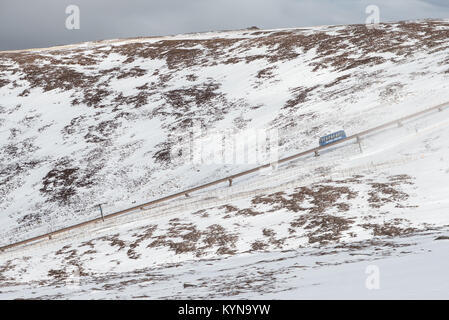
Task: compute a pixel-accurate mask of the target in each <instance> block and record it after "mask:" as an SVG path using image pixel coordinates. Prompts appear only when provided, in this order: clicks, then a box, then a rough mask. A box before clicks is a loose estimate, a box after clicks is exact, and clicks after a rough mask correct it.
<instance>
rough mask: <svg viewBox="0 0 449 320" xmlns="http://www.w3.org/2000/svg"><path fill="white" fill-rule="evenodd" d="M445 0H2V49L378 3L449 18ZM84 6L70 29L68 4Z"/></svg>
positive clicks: (264, 23)
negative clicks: (75, 25)
mask: <svg viewBox="0 0 449 320" xmlns="http://www.w3.org/2000/svg"><path fill="white" fill-rule="evenodd" d="M448 3H449V1H447V0H370V1H365V0H240V1H237V0H151V1H145V0H128V1H117V0H39V1H38V0H36V1H30V0H1V1H0V50H10V49H23V48H33V47H45V46H52V45H58V44H68V43H76V42H81V41H88V40H100V39H111V38H124V37H136V36H151V35H165V34H177V33H185V32H200V31H210V30H229V29H239V28H245V27H249V26H253V25H256V26H259V27H261V28H282V27H303V26H314V25H323V24H348V23H363V22H364V21H365V18H366V14H365V11H364V10H365V8H366V6H367V5H370V4H376V5H378V6H379V8H380V10H381V20H382V21H396V20H408V19H419V18H446V17H447V18H449V5H448ZM70 4H75V5H78V6H79V7H80V10H81V29H80V30H67V29H66V28H65V19H66V17H67V15H66V13H65V8H66V7H67V6H68V5H70Z"/></svg>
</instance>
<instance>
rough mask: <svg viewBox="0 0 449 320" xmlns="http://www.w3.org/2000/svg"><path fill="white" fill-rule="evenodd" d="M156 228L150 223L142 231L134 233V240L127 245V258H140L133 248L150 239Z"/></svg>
mask: <svg viewBox="0 0 449 320" xmlns="http://www.w3.org/2000/svg"><path fill="white" fill-rule="evenodd" d="M156 228H157V226H156V225H152V226H149V227H147V228H146V229H145V230H144V231H143V232H139V233H135V234H134V237H136V240H135V241H134V242H133V243H131V244H130V245H129V250H128V252H127V254H128V257H129V258H131V259H138V258H140V254H137V253H136V251H135V248H137V247H138V246H139V245H140V243H141V242H142V241H145V240H147V239H150V238H151V237H152V236H153V233H154V231H155V230H156Z"/></svg>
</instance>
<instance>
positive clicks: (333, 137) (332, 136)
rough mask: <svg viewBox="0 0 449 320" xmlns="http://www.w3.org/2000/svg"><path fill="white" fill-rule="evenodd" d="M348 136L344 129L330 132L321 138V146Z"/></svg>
mask: <svg viewBox="0 0 449 320" xmlns="http://www.w3.org/2000/svg"><path fill="white" fill-rule="evenodd" d="M344 138H346V133H345V131H344V130H340V131H337V132H334V133H331V134H328V135H327V136H324V137H321V138H320V146H325V145H327V144H329V143H332V142H335V141H338V140H341V139H344Z"/></svg>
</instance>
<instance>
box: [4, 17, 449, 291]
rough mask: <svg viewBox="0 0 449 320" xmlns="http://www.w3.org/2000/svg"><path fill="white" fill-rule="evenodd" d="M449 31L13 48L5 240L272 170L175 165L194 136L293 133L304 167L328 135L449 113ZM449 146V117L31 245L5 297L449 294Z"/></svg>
mask: <svg viewBox="0 0 449 320" xmlns="http://www.w3.org/2000/svg"><path fill="white" fill-rule="evenodd" d="M448 27H449V23H448V22H447V21H423V22H408V23H397V24H382V25H381V26H380V27H379V29H377V30H368V29H366V27H365V26H357V25H356V26H338V27H334V26H325V27H317V28H307V29H304V28H303V29H286V30H241V31H230V32H217V33H206V34H188V35H177V36H171V37H162V38H148V39H146V38H142V39H129V40H115V41H109V42H98V43H86V44H78V45H73V46H66V47H61V48H49V49H36V50H30V51H23V52H4V53H0V142H1V145H0V157H1V163H0V179H1V180H0V188H1V189H0V235H1V238H0V239H1V244H2V245H5V244H8V243H11V242H14V241H18V240H22V239H25V238H28V237H31V236H35V235H39V234H42V233H45V232H48V231H50V230H55V229H57V228H60V227H64V226H68V225H71V224H75V223H79V222H81V221H84V220H88V219H91V218H93V217H97V216H98V212H97V209H96V208H95V207H94V206H95V205H96V204H98V203H102V202H105V203H107V204H106V205H105V206H104V208H105V211H106V212H107V213H109V212H113V211H117V210H120V209H124V208H126V207H129V206H132V205H135V204H136V203H143V202H146V201H149V200H152V199H156V198H158V197H160V196H164V195H168V194H171V193H175V192H178V191H181V190H182V189H185V188H188V187H191V186H196V185H199V184H202V183H206V182H209V181H212V180H215V179H218V178H222V177H224V176H226V175H229V174H233V173H238V172H240V171H242V170H245V169H249V168H252V167H253V166H254V164H246V165H232V164H216V165H201V164H196V163H192V162H189V161H186V162H179V161H178V162H171V161H170V160H169V159H166V157H165V155H167V152H169V151H170V148H176V147H179V145H177V144H176V143H177V142H176V137H177V136H178V135H179V134H181V133H184V132H186V131H188V130H189V129H191V123H192V121H196V122H200V123H201V124H202V125H203V127H204V128H206V129H207V130H208V131H209V132H214V131H220V130H229V129H232V130H234V131H236V132H238V131H242V130H245V129H265V130H268V129H277V130H279V136H280V156H281V157H285V156H288V155H291V154H293V153H296V152H299V151H303V150H305V149H307V148H311V147H314V146H316V144H317V141H318V138H319V137H320V136H322V135H324V134H327V133H330V132H333V131H336V130H339V129H344V130H345V131H346V133H347V134H348V135H349V134H354V133H357V132H359V131H362V130H365V129H368V128H370V127H373V126H376V125H379V124H382V123H383V122H386V121H390V120H392V119H395V118H399V117H402V116H405V115H408V114H411V113H413V112H417V111H419V110H423V109H425V108H427V107H431V106H434V105H437V104H440V103H444V102H448V101H449V91H448V81H447V80H448V78H449V73H447V70H448V69H447V62H448V60H447V59H448V54H449V47H448V46H447V45H446V43H447V41H445V40H447V38H448V37H449V30H448ZM417 31H419V32H417ZM448 135H449V110H448V109H444V110H443V111H441V112H438V111H435V112H432V113H430V114H427V115H425V116H422V117H419V118H416V119H413V120H409V121H407V122H404V123H403V125H402V126H401V127H395V126H392V127H390V128H388V129H385V130H382V131H381V132H376V133H373V134H371V135H369V136H366V137H364V138H363V139H362V142H361V145H360V147H359V145H357V144H355V143H354V141H351V142H348V143H344V144H342V145H339V146H338V147H333V148H330V149H328V150H326V151H323V152H322V153H321V154H320V156H319V157H313V156H312V155H311V156H306V157H303V158H300V159H297V160H295V161H291V162H289V163H285V164H283V165H280V166H279V167H278V168H276V170H269V171H265V172H258V173H255V174H253V175H251V176H247V177H242V178H239V179H236V180H235V181H233V185H232V186H231V187H228V186H227V185H226V184H223V185H217V186H214V187H211V188H210V189H208V190H202V191H198V192H196V193H193V194H191V195H190V197H189V198H179V199H175V200H172V201H170V202H167V203H163V204H159V205H157V206H154V207H150V208H148V209H146V210H141V211H140V212H137V213H136V212H132V213H129V214H127V215H124V216H121V217H119V218H116V219H111V220H107V221H106V222H104V223H98V224H95V225H92V226H88V227H85V228H82V229H77V230H73V231H71V232H69V233H66V234H61V235H59V236H56V237H55V238H53V239H52V240H44V241H39V242H36V243H34V244H31V245H27V246H23V247H18V248H14V249H12V250H9V251H7V252H4V253H1V254H0V298H4V299H12V298H51V299H55V298H56V299H83V298H87V299H104V298H106V299H115V298H142V299H143V298H150V299H167V298H187V299H189V298H193V299H204V298H213V299H219V298H236V299H241V298H245V299H257V298H267V299H283V298H285V299H315V298H323V299H332V298H343V299H347V298H356V299H385V298H387V299H392V298H405V299H416V298H425V299H447V298H449V295H448V293H449V276H448V275H447V267H448V261H449V259H448V253H447V252H448V250H447V248H448V244H449V240H448V236H449V210H448V209H449V198H448V196H447V195H448V194H449V184H448V181H449V161H448V160H449V142H448V139H447V137H448ZM360 148H361V149H362V150H360ZM361 151H362V152H361ZM437 239H438V240H437ZM368 266H375V267H376V268H378V270H379V277H380V278H379V279H380V282H379V283H380V285H379V288H377V289H369V288H367V286H366V281H367V278H368V277H369V275H368V274H367V273H366V270H367V269H366V268H367V267H368Z"/></svg>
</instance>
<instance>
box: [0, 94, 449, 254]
mask: <svg viewBox="0 0 449 320" xmlns="http://www.w3.org/2000/svg"><path fill="white" fill-rule="evenodd" d="M447 107H449V102H446V103H443V104H440V105H437V106H434V107H431V108H427V109H424V110H422V111H419V112H415V113H413V114H410V115H407V116H405V117H402V118H399V119H395V120H392V121H389V122H386V123H383V124H381V125H379V126H376V127H373V128H370V129H368V130H364V131H361V132H358V133H355V134H352V135H350V136H348V137H346V138H344V139H341V140H338V141H335V142H332V143H329V144H327V145H324V146H318V147H316V148H312V149H309V150H306V151H303V152H300V153H297V154H294V155H291V156H288V157H286V158H283V159H279V160H278V161H276V162H274V163H266V164H264V165H261V166H258V167H255V168H253V169H250V170H246V171H242V172H239V173H237V174H234V175H231V176H228V177H225V178H222V179H218V180H215V181H212V182H209V183H206V184H203V185H200V186H197V187H193V188H190V189H186V190H183V191H181V192H177V193H174V194H171V195H169V196H165V197H162V198H159V199H155V200H152V201H149V202H145V203H142V204H139V205H136V206H133V207H130V208H127V209H124V210H120V211H116V212H114V213H110V214H107V215H104V216H103V217H99V218H95V219H91V220H88V221H85V222H82V223H78V224H75V225H72V226H69V227H65V228H62V229H59V230H55V231H52V232H49V233H45V234H42V235H39V236H36V237H32V238H29V239H25V240H22V241H19V242H15V243H11V244H8V245H5V246H2V247H0V252H4V251H6V250H8V249H11V248H15V247H19V246H23V245H26V244H30V243H33V242H37V241H39V240H45V239H52V237H54V236H56V235H58V234H62V233H65V232H68V231H71V230H74V229H77V228H81V227H84V226H87V225H90V224H95V223H98V222H102V221H104V220H106V219H111V218H114V217H117V216H120V215H123V214H126V213H130V212H133V211H136V212H140V210H142V209H147V207H149V206H152V205H156V204H160V203H163V202H166V201H169V200H172V199H175V198H178V197H182V196H188V195H189V194H190V193H192V192H195V191H198V190H202V189H206V188H208V187H211V186H214V185H217V184H221V183H229V185H232V181H233V180H234V179H237V178H239V177H242V176H245V175H249V174H251V173H255V172H257V171H259V170H263V169H267V168H270V167H272V166H276V165H278V164H281V163H285V162H288V161H291V160H294V159H297V158H299V157H302V156H305V155H308V154H319V152H320V151H321V150H323V149H326V148H330V147H333V146H335V145H337V144H341V143H344V142H347V141H350V140H354V139H355V140H356V141H359V139H360V138H361V137H363V136H366V135H368V134H370V133H373V132H376V131H380V130H382V129H385V128H387V127H390V126H393V125H398V126H401V125H402V123H403V122H405V121H407V120H410V119H413V118H416V117H419V116H421V115H424V114H427V113H430V112H432V111H436V110H438V111H442V110H443V109H444V108H447Z"/></svg>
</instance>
